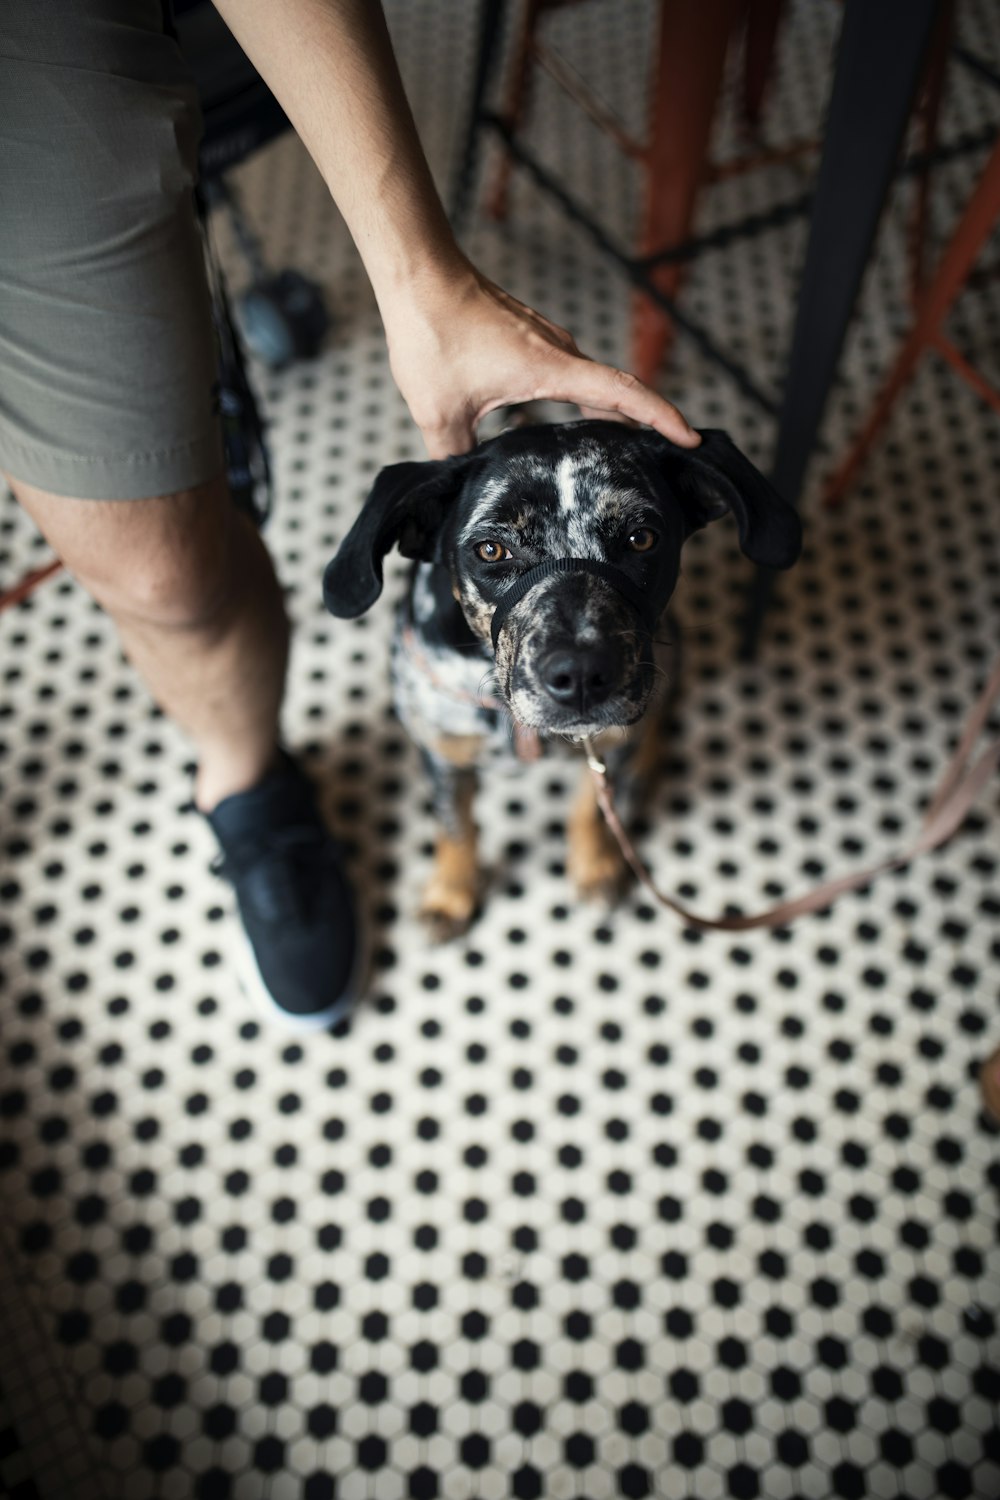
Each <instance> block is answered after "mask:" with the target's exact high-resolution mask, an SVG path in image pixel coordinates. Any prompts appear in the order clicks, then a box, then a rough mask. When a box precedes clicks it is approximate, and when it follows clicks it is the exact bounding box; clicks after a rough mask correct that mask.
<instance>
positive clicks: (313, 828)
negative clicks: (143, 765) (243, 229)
mask: <svg viewBox="0 0 1000 1500" xmlns="http://www.w3.org/2000/svg"><path fill="white" fill-rule="evenodd" d="M44 11H45V14H44V17H43V16H41V12H40V8H39V7H38V6H36V5H34V4H33V3H32V0H6V3H5V9H4V44H3V47H2V48H0V97H3V100H4V108H3V109H2V110H0V202H2V203H3V207H4V211H3V213H2V214H0V292H2V295H0V474H7V475H9V476H11V478H10V483H11V485H12V487H13V488H14V490H15V492H16V494H17V496H18V498H19V499H20V500H21V502H22V504H23V505H24V506H25V508H26V509H27V511H28V512H29V513H30V514H31V516H32V517H33V518H34V520H35V521H36V522H37V524H38V525H39V527H40V528H41V530H42V532H43V533H44V534H45V535H46V536H47V538H48V539H49V541H50V542H51V544H52V546H53V547H54V548H55V550H56V552H57V553H58V554H59V556H60V557H61V558H62V559H63V561H64V562H65V563H66V564H67V566H68V567H69V569H70V570H71V572H73V573H75V574H76V576H77V577H78V578H79V579H80V581H81V583H82V584H83V585H84V586H85V587H86V588H87V590H88V591H89V592H90V593H91V594H92V595H93V596H94V598H96V599H97V600H98V602H99V603H100V604H101V605H103V606H104V607H105V608H106V609H107V610H108V611H109V612H110V614H111V615H112V616H113V618H114V620H115V621H116V623H117V625H118V628H119V631H120V633H121V639H122V643H123V645H124V648H125V650H126V652H127V654H128V655H129V656H130V657H131V658H132V660H133V662H134V663H135V665H136V666H137V667H138V669H139V671H140V673H141V674H142V676H143V677H144V678H145V680H146V682H147V683H148V685H149V687H150V689H151V691H152V693H153V694H154V696H155V698H156V699H157V700H158V702H159V703H160V705H161V707H162V708H163V709H164V711H165V712H166V713H167V714H168V715H169V716H170V717H171V718H173V719H174V720H175V721H177V722H178V724H179V725H180V726H181V727H182V728H183V729H184V730H186V731H187V732H188V734H189V735H190V736H191V739H192V740H193V742H194V745H195V748H196V750H197V754H198V761H199V771H198V780H197V785H196V788H195V796H196V801H197V803H198V805H199V806H200V808H201V809H202V811H203V812H204V813H205V814H206V817H207V819H208V822H209V824H210V825H211V827H212V830H213V831H214V833H215V835H216V837H217V838H218V841H219V844H220V846H221V851H222V860H221V864H220V865H219V866H218V867H217V868H219V871H220V873H222V874H224V875H225V876H226V877H227V878H228V879H229V880H230V881H231V882H232V884H233V887H234V889H235V892H236V900H237V904H238V907H239V912H240V916H241V918H242V922H243V928H244V931H245V933H246V935H247V938H248V939H249V943H248V945H247V946H246V949H245V954H244V957H245V959H248V960H249V962H245V963H244V965H243V967H244V971H245V978H246V979H247V980H248V981H249V982H250V987H251V989H252V990H253V992H255V993H257V994H258V995H259V996H260V998H261V999H262V1000H268V1001H270V1003H271V1004H272V1005H273V1006H274V1007H276V1008H277V1009H278V1011H279V1012H280V1013H281V1014H282V1016H283V1017H284V1019H285V1020H286V1021H290V1022H292V1023H293V1024H295V1025H297V1026H301V1027H315V1026H325V1025H329V1024H331V1023H332V1022H334V1021H336V1020H338V1019H339V1018H340V1017H341V1016H342V1015H344V1014H346V1013H347V1012H348V1010H349V1009H350V1006H351V1002H352V998H353V996H354V993H355V987H356V982H357V968H358V962H357V961H358V953H359V943H358V934H357V918H356V912H355V907H354V902H353V898H352V894H351V891H350V888H349V885H348V883H347V880H346V878H345V875H344V872H343V869H342V865H341V860H340V857H339V854H338V851H337V849H336V846H335V845H334V842H333V840H332V838H331V836H330V834H329V831H328V830H327V828H326V826H325V824H324V822H323V818H322V816H321V813H320V809H319V807H318V806H317V802H316V797H315V794H314V792H313V790H312V787H311V785H310V783H309V780H308V778H307V777H306V776H305V775H304V773H303V772H302V771H301V770H300V769H299V768H298V767H297V766H296V764H295V762H294V761H293V759H292V758H291V757H290V756H289V755H287V754H286V753H285V751H284V750H283V749H281V748H280V747H279V745H278V740H277V730H278V714H279V707H280V702H281V691H282V684H283V680H284V670H285V662H286V657H287V651H288V627H287V624H286V621H285V616H284V611H283V608H282V601H281V593H280V589H279V586H278V583H277V580H276V578H275V575H274V570H273V568H272V566H271V563H270V560H269V558H268V556H267V553H266V552H265V551H264V548H263V546H262V545H261V542H260V540H259V538H258V537H257V535H256V533H255V531H254V529H253V526H252V524H251V523H249V522H248V521H247V520H246V519H245V518H244V517H243V516H242V515H241V514H240V513H239V512H238V511H237V510H236V509H235V507H234V506H233V504H232V501H231V498H230V496H229V493H228V489H227V484H226V480H225V478H224V474H223V471H224V467H225V455H224V447H223V441H222V436H223V435H222V430H221V426H220V422H219V415H218V406H219V402H218V389H217V381H218V369H217V359H216V349H215V340H214V335H213V326H212V309H211V302H210V294H209V288H208V283H207V278H206V275H205V266H204V259H203V249H202V241H201V235H200V232H199V228H198V223H197V219H196V215H195V202H194V193H193V188H194V181H195V175H196V170H197V154H198V153H197V147H198V138H199V134H200V111H199V106H198V98H197V92H196V89H195V86H194V79H193V77H192V75H191V71H190V68H189V67H188V65H187V63H186V62H185V60H184V58H183V57H182V55H181V53H180V51H179V48H178V46H177V44H176V42H175V41H174V40H173V38H172V37H171V36H170V35H169V34H168V32H167V31H166V30H165V29H164V9H163V6H162V4H161V0H74V3H72V4H70V3H64V4H61V5H58V6H55V7H51V8H49V7H45V8H44Z"/></svg>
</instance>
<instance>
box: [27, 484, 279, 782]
mask: <svg viewBox="0 0 1000 1500" xmlns="http://www.w3.org/2000/svg"><path fill="white" fill-rule="evenodd" d="M13 488H14V490H15V493H16V494H17V496H18V498H19V499H20V501H21V503H22V504H23V505H24V507H25V509H26V510H27V511H28V512H29V514H31V515H32V517H33V518H34V520H35V521H36V523H37V524H38V526H39V527H40V529H41V530H42V532H43V533H44V534H45V536H46V537H47V539H48V540H49V542H50V543H51V545H52V546H53V547H54V549H55V550H56V552H57V553H58V555H59V556H60V557H61V558H62V560H63V561H64V562H65V564H66V566H67V567H68V568H69V570H70V572H72V573H73V574H74V576H75V577H76V578H78V580H79V581H80V583H81V584H82V585H83V586H84V587H85V588H86V589H87V591H88V592H89V593H90V594H91V595H92V596H93V597H94V598H95V599H96V600H97V602H98V603H99V604H100V605H101V606H102V607H103V608H104V609H106V610H107V611H108V613H109V614H110V615H111V616H112V618H113V619H114V621H115V624H116V626H117V627H118V631H119V635H120V637H121V642H122V646H123V648H124V650H125V652H126V655H127V656H128V657H129V658H130V660H131V661H132V662H133V664H134V665H135V667H136V668H137V670H138V671H139V673H140V675H141V676H142V678H143V679H144V681H145V682H146V684H147V686H148V687H149V689H150V691H151V692H152V694H153V696H154V698H155V699H156V700H157V702H158V703H159V704H160V706H161V707H162V708H163V710H164V712H165V713H167V714H168V716H169V717H170V718H172V719H174V720H175V721H176V722H177V724H178V725H179V726H180V727H181V728H182V729H183V730H185V731H186V732H187V733H188V734H189V736H190V737H191V739H192V740H193V741H194V744H195V746H196V749H197V752H198V759H199V770H198V780H197V785H196V792H195V796H196V801H197V803H198V806H199V807H200V808H201V809H202V810H203V811H205V810H208V809H209V808H211V807H213V806H214V805H215V804H216V803H217V802H219V801H220V800H221V799H222V798H224V797H226V796H229V795H231V794H232V793H234V792H238V791H243V790H246V789H247V788H248V787H250V786H253V785H255V784H256V783H257V782H258V781H259V780H260V778H261V777H262V776H263V775H264V774H265V772H266V771H267V770H268V768H269V767H270V766H271V765H272V764H273V762H274V757H275V752H276V745H277V731H278V716H279V710H280V704H281V697H282V691H283V686H284V674H285V667H286V663H287V653H288V625H287V621H286V617H285V613H284V607H283V604H282V599H281V591H280V587H279V585H278V582H277V579H276V577H275V574H274V569H273V565H272V563H271V560H270V557H269V556H268V554H267V551H266V549H265V548H264V546H263V544H262V542H261V541H260V538H259V536H258V535H257V533H256V531H255V529H254V527H253V526H252V524H251V523H250V522H249V521H248V520H247V519H246V517H244V516H243V515H241V514H240V513H239V512H237V511H236V510H235V509H234V507H233V505H232V503H231V500H230V498H229V494H228V490H227V487H226V483H225V479H224V478H221V477H220V478H219V479H217V480H213V481H211V482H209V483H208V484H206V485H202V486H199V487H197V488H195V489H192V490H186V491H183V492H180V493H178V494H174V495H164V496H157V497H155V498H152V499H145V500H136V501H101V500H76V499H67V498H65V497H61V496H56V495H51V494H47V493H45V492H43V491H40V490H37V489H34V488H32V487H31V486H29V485H24V484H21V483H19V482H17V481H15V482H14V483H13Z"/></svg>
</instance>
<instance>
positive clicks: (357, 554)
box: [323, 451, 477, 620]
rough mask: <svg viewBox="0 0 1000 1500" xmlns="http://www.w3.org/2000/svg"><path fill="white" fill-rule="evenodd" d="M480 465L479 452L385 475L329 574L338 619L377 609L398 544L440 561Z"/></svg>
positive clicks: (408, 553)
mask: <svg viewBox="0 0 1000 1500" xmlns="http://www.w3.org/2000/svg"><path fill="white" fill-rule="evenodd" d="M476 461H477V455H476V453H475V451H473V452H472V453H463V454H460V455H459V456H458V457H457V458H442V459H428V460H427V462H425V463H402V464H391V465H390V466H389V468H387V469H383V470H382V472H381V474H379V476H378V478H377V479H376V481H375V484H374V487H373V489H372V492H371V494H370V495H369V496H368V498H367V500H366V501H365V503H364V505H363V506H362V507H361V513H360V515H359V516H358V518H357V520H356V521H355V523H354V525H353V526H352V527H351V529H350V531H349V532H348V533H347V535H346V536H345V537H344V540H343V541H342V542H341V544H340V546H339V547H338V549H337V552H336V553H335V555H334V557H333V558H332V559H331V560H330V562H329V563H328V564H327V568H326V572H325V573H324V574H323V602H324V604H325V605H326V607H327V609H328V610H329V611H330V613H331V614H332V615H338V616H339V617H340V618H341V619H344V620H351V619H354V618H355V616H356V615H363V614H364V612H365V610H366V609H370V608H371V606H372V605H373V604H374V603H375V600H376V599H377V598H378V596H379V594H381V592H382V560H383V558H384V557H385V555H386V553H387V552H388V551H389V549H390V547H391V546H392V545H393V543H394V542H398V544H399V550H400V552H402V554H403V556H404V557H412V558H417V559H419V560H421V561H423V562H433V561H434V558H435V554H436V551H437V540H438V534H439V532H440V529H441V523H442V521H443V520H444V517H445V513H446V512H447V510H448V507H449V506H450V505H451V503H452V501H453V500H454V499H455V498H456V496H457V495H458V492H459V490H460V489H461V488H462V485H463V484H464V483H465V479H466V476H467V474H468V472H469V469H470V467H471V466H472V465H473V464H474V463H475V462H476Z"/></svg>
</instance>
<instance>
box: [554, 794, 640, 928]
mask: <svg viewBox="0 0 1000 1500" xmlns="http://www.w3.org/2000/svg"><path fill="white" fill-rule="evenodd" d="M567 836H568V841H569V858H568V861H567V869H568V872H569V877H570V879H571V880H572V882H573V885H574V887H575V889H576V893H577V895H578V896H580V897H582V899H583V900H584V901H600V902H603V903H605V904H606V905H608V906H614V905H615V903H616V902H617V901H618V900H619V899H620V897H621V895H622V892H623V890H624V889H625V886H626V884H627V881H628V875H629V868H628V865H627V864H626V863H625V860H624V858H623V856H622V852H621V850H620V849H619V847H618V844H617V841H616V840H615V836H614V834H613V833H612V832H611V829H610V828H609V827H608V825H607V823H606V822H605V821H604V816H603V814H602V812H601V809H600V807H599V805H598V802H597V792H596V789H595V787H594V781H593V778H592V777H591V775H590V772H589V771H587V772H585V773H584V779H583V781H582V782H581V784H580V790H579V792H578V793H577V798H576V801H575V802H574V804H573V810H572V812H571V813H570V818H569V828H568V830H567Z"/></svg>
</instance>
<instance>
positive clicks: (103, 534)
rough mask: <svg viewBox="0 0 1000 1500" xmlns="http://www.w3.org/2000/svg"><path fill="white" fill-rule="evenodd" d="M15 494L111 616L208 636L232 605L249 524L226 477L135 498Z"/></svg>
mask: <svg viewBox="0 0 1000 1500" xmlns="http://www.w3.org/2000/svg"><path fill="white" fill-rule="evenodd" d="M18 488H19V498H20V499H21V500H22V502H23V503H24V505H25V507H26V509H28V510H29V511H30V512H31V514H32V515H33V516H34V518H35V520H36V521H37V522H38V524H39V526H40V527H41V529H42V531H43V532H44V533H45V535H46V537H47V538H48V540H49V541H50V543H51V544H52V546H53V547H54V548H55V550H56V552H57V553H58V554H59V556H60V557H61V558H62V560H63V562H64V563H65V564H66V566H67V567H68V568H69V570H70V572H71V573H73V574H74V575H75V576H76V577H77V578H78V579H79V581H80V583H81V584H82V585H83V586H84V588H86V589H87V590H88V592H89V593H91V594H92V595H93V597H94V598H95V599H96V600H97V601H98V603H99V604H101V605H102V606H103V607H104V608H105V609H107V610H108V611H109V612H110V613H111V614H112V615H115V616H125V617H128V618H129V619H132V620H138V621H140V622H142V623H143V624H146V625H152V626H157V627H160V628H163V629H173V630H182V631H183V630H204V629H211V628H213V627H214V626H216V625H218V624H220V623H221V622H223V621H224V620H225V618H226V616H227V613H228V612H229V611H230V609H231V608H232V607H233V603H234V601H235V599H236V598H237V596H238V594H239V591H240V587H241V564H240V553H241V552H242V551H245V550H246V542H245V539H244V537H243V532H244V530H245V528H246V523H245V522H244V519H243V517H241V516H240V515H239V514H238V512H236V511H235V509H234V507H233V505H232V502H231V500H230V497H229V494H228V490H227V488H226V483H225V480H224V479H221V478H220V479H217V480H213V481H210V482H209V483H208V484H205V485H200V486H198V487H197V488H195V489H190V490H184V491H180V492H178V493H176V494H172V495H158V496H156V497H155V498H153V499H146V500H133V501H119V500H115V501H100V500H63V499H59V498H58V497H55V496H48V495H44V494H42V493H41V492H39V491H31V490H29V489H28V488H27V487H18Z"/></svg>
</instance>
